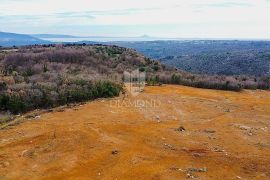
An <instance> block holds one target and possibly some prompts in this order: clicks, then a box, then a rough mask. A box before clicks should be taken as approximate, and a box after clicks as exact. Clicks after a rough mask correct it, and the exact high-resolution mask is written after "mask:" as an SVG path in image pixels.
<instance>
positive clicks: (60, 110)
mask: <svg viewBox="0 0 270 180" xmlns="http://www.w3.org/2000/svg"><path fill="white" fill-rule="evenodd" d="M64 111H65V109H58V110H57V112H64Z"/></svg>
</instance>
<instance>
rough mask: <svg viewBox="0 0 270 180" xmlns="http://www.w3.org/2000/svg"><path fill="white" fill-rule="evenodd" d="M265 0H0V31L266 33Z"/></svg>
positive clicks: (269, 22)
mask: <svg viewBox="0 0 270 180" xmlns="http://www.w3.org/2000/svg"><path fill="white" fill-rule="evenodd" d="M269 10H270V1H269V0H113V1H109V0H76V1H67V0H0V24H1V26H0V31H6V32H16V33H26V34H38V33H51V34H70V35H80V36H141V35H144V34H147V35H150V36H156V37H177V38H239V39H240V38H241V39H242V38H251V39H270V33H269V32H270V12H269Z"/></svg>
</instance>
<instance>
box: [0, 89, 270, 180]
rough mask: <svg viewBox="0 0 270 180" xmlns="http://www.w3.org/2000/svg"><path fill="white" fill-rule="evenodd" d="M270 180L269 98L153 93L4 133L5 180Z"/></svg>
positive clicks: (0, 175)
mask: <svg viewBox="0 0 270 180" xmlns="http://www.w3.org/2000/svg"><path fill="white" fill-rule="evenodd" d="M67 177H69V178H70V179H75V178H76V179H186V178H190V179H192V178H198V179H270V92H267V91H243V92H241V93H237V92H225V91H215V90H205V89H195V88H190V87H183V86H162V87H147V88H146V89H145V91H144V92H143V93H141V94H140V95H138V96H136V97H132V96H131V95H129V96H128V97H125V98H124V99H123V97H119V98H115V99H107V100H98V101H94V102H89V103H87V104H85V105H83V106H78V107H73V108H69V109H65V111H64V112H49V113H46V114H42V115H41V117H40V118H39V117H38V118H34V119H32V120H27V121H25V122H23V123H20V124H18V125H15V126H10V127H8V128H5V129H3V130H0V179H5V178H7V179H66V178H67Z"/></svg>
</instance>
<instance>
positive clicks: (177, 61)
mask: <svg viewBox="0 0 270 180" xmlns="http://www.w3.org/2000/svg"><path fill="white" fill-rule="evenodd" d="M117 44H118V45H121V46H125V47H130V48H134V49H136V50H138V51H139V52H141V53H143V54H145V55H146V56H148V57H151V58H154V59H157V60H159V61H161V62H162V63H165V64H167V65H171V66H176V67H178V68H179V69H182V70H186V71H188V72H192V73H199V74H218V75H255V76H265V75H270V42H269V41H210V40H209V41H205V40H197V41H153V42H118V43H117Z"/></svg>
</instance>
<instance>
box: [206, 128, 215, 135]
mask: <svg viewBox="0 0 270 180" xmlns="http://www.w3.org/2000/svg"><path fill="white" fill-rule="evenodd" d="M204 132H205V133H211V134H212V133H215V132H216V131H215V130H213V129H205V130H204Z"/></svg>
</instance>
